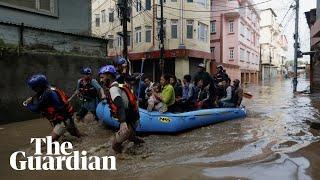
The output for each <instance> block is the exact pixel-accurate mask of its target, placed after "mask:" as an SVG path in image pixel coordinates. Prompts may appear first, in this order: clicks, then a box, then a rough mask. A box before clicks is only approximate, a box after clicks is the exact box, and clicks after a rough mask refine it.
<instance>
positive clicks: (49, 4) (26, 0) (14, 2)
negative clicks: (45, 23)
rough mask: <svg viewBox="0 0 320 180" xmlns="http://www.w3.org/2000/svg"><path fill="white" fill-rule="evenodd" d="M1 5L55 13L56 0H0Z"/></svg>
mask: <svg viewBox="0 0 320 180" xmlns="http://www.w3.org/2000/svg"><path fill="white" fill-rule="evenodd" d="M0 4H1V5H5V6H10V7H14V8H18V9H23V10H31V11H35V12H40V13H41V12H44V13H50V14H55V13H56V12H57V10H56V9H55V6H56V0H23V1H22V0H20V1H18V0H0Z"/></svg>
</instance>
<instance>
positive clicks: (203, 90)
mask: <svg viewBox="0 0 320 180" xmlns="http://www.w3.org/2000/svg"><path fill="white" fill-rule="evenodd" d="M197 88H198V97H197V101H196V104H195V107H196V109H203V108H208V103H209V102H208V100H209V97H210V94H209V89H208V86H206V87H205V86H204V84H203V80H202V79H201V80H199V81H198V84H197Z"/></svg>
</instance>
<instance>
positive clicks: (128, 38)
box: [127, 32, 131, 46]
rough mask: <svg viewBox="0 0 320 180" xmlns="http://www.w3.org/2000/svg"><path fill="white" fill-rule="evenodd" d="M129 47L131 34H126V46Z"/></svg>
mask: <svg viewBox="0 0 320 180" xmlns="http://www.w3.org/2000/svg"><path fill="white" fill-rule="evenodd" d="M130 45H131V33H129V32H128V36H127V46H130Z"/></svg>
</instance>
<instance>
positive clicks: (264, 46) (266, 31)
mask: <svg viewBox="0 0 320 180" xmlns="http://www.w3.org/2000/svg"><path fill="white" fill-rule="evenodd" d="M260 17H261V21H260V28H261V29H260V34H261V38H260V45H261V71H262V79H263V80H264V79H270V78H275V77H277V76H278V75H279V74H281V71H282V66H283V64H284V62H285V61H286V52H287V50H288V42H287V38H286V36H285V35H283V34H282V32H281V31H282V27H281V25H279V24H278V23H277V19H276V18H277V15H276V13H275V12H274V11H273V10H272V9H271V8H269V9H264V10H261V12H260Z"/></svg>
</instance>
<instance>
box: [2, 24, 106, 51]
mask: <svg viewBox="0 0 320 180" xmlns="http://www.w3.org/2000/svg"><path fill="white" fill-rule="evenodd" d="M20 28H21V27H19V26H16V25H12V24H5V23H0V41H2V42H3V43H4V44H7V45H11V46H18V45H19V44H20V43H21V42H20V37H21V36H22V43H23V49H24V50H25V51H34V50H37V51H38V50H39V49H41V51H45V52H60V53H69V54H77V55H85V56H97V57H105V56H106V51H107V49H106V48H107V47H106V44H107V41H106V40H104V39H99V38H92V37H87V36H78V35H71V34H66V33H60V32H54V31H47V30H43V29H36V28H30V27H24V28H23V32H22V35H21V34H20ZM0 46H1V44H0Z"/></svg>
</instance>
